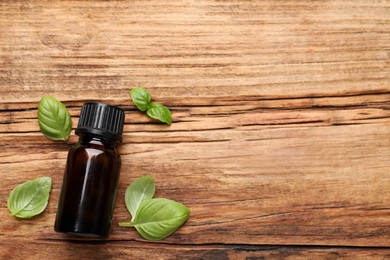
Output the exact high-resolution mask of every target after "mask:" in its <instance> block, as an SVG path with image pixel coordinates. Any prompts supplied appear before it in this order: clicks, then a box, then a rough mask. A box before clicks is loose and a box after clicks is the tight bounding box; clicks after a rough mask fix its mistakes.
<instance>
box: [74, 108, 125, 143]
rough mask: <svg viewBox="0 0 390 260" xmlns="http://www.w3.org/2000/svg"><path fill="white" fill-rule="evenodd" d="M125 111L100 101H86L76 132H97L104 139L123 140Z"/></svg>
mask: <svg viewBox="0 0 390 260" xmlns="http://www.w3.org/2000/svg"><path fill="white" fill-rule="evenodd" d="M124 121H125V111H124V110H123V109H121V108H119V107H116V106H111V105H106V104H103V103H99V102H89V103H85V104H84V106H83V107H82V108H81V112H80V118H79V123H78V125H77V128H76V131H75V132H76V134H77V135H80V134H95V135H98V136H100V137H102V138H104V139H107V140H110V141H114V142H121V141H122V132H123V124H124Z"/></svg>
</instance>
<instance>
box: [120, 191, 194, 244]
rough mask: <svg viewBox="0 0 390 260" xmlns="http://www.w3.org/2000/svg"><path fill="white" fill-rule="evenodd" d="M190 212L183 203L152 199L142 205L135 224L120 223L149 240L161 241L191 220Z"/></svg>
mask: <svg viewBox="0 0 390 260" xmlns="http://www.w3.org/2000/svg"><path fill="white" fill-rule="evenodd" d="M189 216H190V210H189V209H188V208H187V207H186V206H184V205H183V204H181V203H178V202H176V201H173V200H169V199H163V198H158V199H150V200H145V201H143V202H142V203H141V205H140V208H139V209H138V211H137V214H136V215H135V220H134V222H127V223H119V225H120V226H123V227H132V226H133V227H135V228H136V229H137V231H138V233H139V234H140V235H141V236H142V237H143V238H145V239H148V240H161V239H163V238H166V237H167V236H169V235H171V234H172V233H173V232H175V231H176V230H177V229H178V228H179V227H180V226H181V225H183V224H184V222H185V221H186V220H187V219H188V218H189Z"/></svg>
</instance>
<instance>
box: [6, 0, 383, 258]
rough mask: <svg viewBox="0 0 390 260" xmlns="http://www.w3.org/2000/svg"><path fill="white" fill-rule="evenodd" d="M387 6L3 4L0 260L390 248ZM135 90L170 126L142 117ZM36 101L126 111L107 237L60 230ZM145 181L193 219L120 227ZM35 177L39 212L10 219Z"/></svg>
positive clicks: (204, 0) (372, 252)
mask: <svg viewBox="0 0 390 260" xmlns="http://www.w3.org/2000/svg"><path fill="white" fill-rule="evenodd" d="M389 14H390V1H386V0H382V1H368V0H356V1H339V0H328V1H315V0H313V1H289V0H287V1H277V0H273V1H245V0H230V1H218V0H201V1H195V0H187V1H185V0H182V1H179V0H174V1H158V2H155V1H67V2H64V1H2V2H0V149H1V152H0V178H1V180H2V186H1V187H2V189H1V191H0V217H1V219H2V221H1V222H0V242H1V245H2V246H1V247H0V257H1V258H4V259H9V258H12V257H13V258H15V259H19V258H26V257H30V258H33V259H38V258H43V257H45V258H47V259H50V258H56V259H62V258H64V259H74V258H78V257H84V258H102V259H103V258H104V259H106V258H116V257H117V258H122V257H123V258H125V257H126V258H129V257H130V258H138V259H145V258H147V257H148V256H149V257H150V258H164V259H175V258H178V259H183V258H198V259H226V258H232V259H243V258H247V259H263V258H278V259H283V258H286V259H289V258H291V259H299V258H301V259H306V258H311V259H313V258H314V259H318V258H325V259H333V258H340V257H343V258H350V259H358V258H360V259H362V258H363V259H378V258H390V253H389V250H390V242H389V241H390V225H389V219H390V174H389V169H390V160H389V158H390V138H389V136H390V84H389V83H390V81H389V79H390V77H389V75H390V69H389V55H390V44H389V42H390V16H389ZM131 87H147V88H148V89H149V90H150V92H151V93H152V95H153V97H155V100H156V101H159V102H162V103H164V104H166V105H167V106H169V107H170V108H171V110H172V112H173V119H174V123H173V125H172V126H170V127H168V126H164V125H161V124H159V123H157V122H155V121H153V120H151V119H148V118H147V117H146V116H145V115H144V114H142V113H140V112H138V111H137V109H136V108H135V106H134V105H133V104H132V103H131V101H130V99H129V97H128V91H129V89H130V88H131ZM43 95H53V96H55V97H56V98H58V99H60V100H61V101H63V102H64V104H65V105H66V106H67V107H68V108H69V111H70V113H71V115H72V120H73V125H74V126H76V125H77V121H78V116H79V111H80V108H81V106H82V105H83V103H84V102H86V101H90V100H95V101H102V102H106V103H109V104H113V105H118V106H120V107H122V108H123V109H125V111H126V124H125V128H124V140H123V144H122V146H121V148H120V151H121V154H122V161H123V166H122V171H121V178H120V184H119V189H118V197H117V202H116V207H115V212H114V218H113V231H112V235H111V236H110V239H109V240H108V241H105V242H104V241H95V242H93V241H79V240H74V238H72V237H68V236H65V235H62V234H58V233H55V232H54V231H53V224H54V219H55V212H56V208H57V202H58V198H59V190H60V187H61V183H62V174H63V170H64V166H65V158H66V155H67V151H68V149H69V144H67V143H61V142H53V141H50V140H47V139H45V137H44V136H43V135H42V134H41V133H40V131H39V127H38V124H37V116H36V113H37V104H38V102H39V100H40V98H41V97H42V96H43ZM75 140H77V137H76V136H74V135H72V138H71V141H70V142H69V143H71V142H74V141H75ZM143 174H151V175H153V176H154V177H155V179H156V185H157V194H156V195H157V196H158V197H168V198H171V199H174V200H177V201H180V202H183V203H184V204H186V205H188V206H189V207H190V209H191V213H192V214H191V218H190V219H189V221H188V222H187V223H186V225H185V226H183V227H182V228H181V229H180V230H179V231H178V232H176V233H175V234H174V235H172V236H170V237H168V238H167V239H165V240H163V241H161V242H157V243H151V242H146V241H144V240H143V239H142V238H141V237H140V236H139V235H138V234H137V233H136V232H135V231H134V230H132V229H126V228H121V227H119V226H118V225H117V223H118V222H120V221H126V220H128V219H129V218H130V217H129V214H128V213H127V211H126V208H125V206H124V200H123V197H124V192H125V189H126V187H127V185H129V183H131V181H132V180H134V179H135V178H137V177H139V176H141V175H143ZM38 176H50V177H52V179H53V190H52V194H51V199H50V202H49V206H48V208H47V209H46V211H45V212H44V213H43V214H42V215H40V216H38V217H36V218H33V219H31V220H22V221H21V220H17V219H14V218H12V217H9V216H8V210H7V206H6V200H7V198H8V195H9V192H10V191H11V190H12V189H13V188H14V187H15V186H16V185H17V184H19V183H21V182H24V181H26V180H29V179H31V178H35V177H38ZM39 248H47V250H46V251H45V250H38V249H39ZM15 252H17V253H16V254H15ZM14 254H15V255H14Z"/></svg>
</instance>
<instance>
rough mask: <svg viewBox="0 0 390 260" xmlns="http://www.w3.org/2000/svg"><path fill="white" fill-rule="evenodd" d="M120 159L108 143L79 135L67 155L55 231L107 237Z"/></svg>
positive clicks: (91, 136)
mask: <svg viewBox="0 0 390 260" xmlns="http://www.w3.org/2000/svg"><path fill="white" fill-rule="evenodd" d="M120 165H121V161H120V156H119V153H118V150H117V147H116V145H115V144H114V143H112V142H107V141H105V140H104V139H102V138H100V137H98V136H95V135H92V134H84V135H81V136H80V141H79V142H78V143H77V144H76V145H74V146H73V147H72V148H71V149H70V151H69V154H68V159H67V165H66V169H65V174H64V180H63V185H62V191H61V197H60V201H59V204H58V209H57V218H56V223H55V230H56V231H57V232H66V233H71V234H76V235H80V236H86V237H107V236H108V233H109V229H110V225H111V218H112V213H113V209H114V201H115V195H116V188H117V185H118V179H119V171H120Z"/></svg>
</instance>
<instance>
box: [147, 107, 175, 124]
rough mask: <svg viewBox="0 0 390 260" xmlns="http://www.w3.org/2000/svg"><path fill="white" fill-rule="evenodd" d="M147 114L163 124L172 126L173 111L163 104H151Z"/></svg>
mask: <svg viewBox="0 0 390 260" xmlns="http://www.w3.org/2000/svg"><path fill="white" fill-rule="evenodd" d="M146 113H147V114H148V116H150V117H151V118H154V119H157V120H160V121H161V122H164V123H167V124H168V125H171V124H172V114H171V111H170V110H169V109H168V108H167V107H166V106H164V105H162V104H158V103H152V104H150V106H149V108H148V110H147V111H146Z"/></svg>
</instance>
